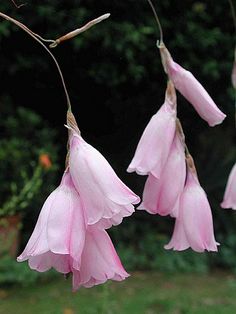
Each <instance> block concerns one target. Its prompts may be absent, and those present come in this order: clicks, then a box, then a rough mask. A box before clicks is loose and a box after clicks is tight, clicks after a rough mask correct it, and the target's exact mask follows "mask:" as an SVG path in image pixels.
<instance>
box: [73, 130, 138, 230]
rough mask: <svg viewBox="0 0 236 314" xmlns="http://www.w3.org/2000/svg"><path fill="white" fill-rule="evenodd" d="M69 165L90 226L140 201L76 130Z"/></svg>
mask: <svg viewBox="0 0 236 314" xmlns="http://www.w3.org/2000/svg"><path fill="white" fill-rule="evenodd" d="M69 165H70V173H71V177H72V180H73V183H74V185H75V187H76V189H77V191H78V192H79V194H80V196H81V201H82V204H83V208H84V210H85V211H86V215H87V218H88V224H89V225H92V224H95V223H97V222H99V220H101V219H104V218H107V219H111V218H112V217H113V216H115V215H117V214H118V213H121V212H122V210H123V208H124V209H125V207H126V206H127V205H129V204H137V203H139V201H140V200H139V197H138V196H137V195H135V194H134V193H133V192H132V191H131V190H130V189H129V188H128V187H127V186H126V185H125V184H124V183H123V182H122V181H121V180H120V179H119V178H118V177H117V175H116V173H115V172H114V170H113V169H112V167H111V166H110V165H109V163H108V162H107V160H106V159H105V158H104V157H103V156H102V155H101V154H100V153H99V152H98V151H97V150H96V149H95V148H93V147H92V146H91V145H89V144H87V143H86V142H85V141H84V140H83V139H82V138H81V137H80V136H79V135H77V134H75V133H72V134H71V138H70V159H69ZM130 214H131V212H130Z"/></svg>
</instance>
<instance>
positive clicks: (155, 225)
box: [0, 0, 236, 271]
mask: <svg viewBox="0 0 236 314" xmlns="http://www.w3.org/2000/svg"><path fill="white" fill-rule="evenodd" d="M153 2H154V4H155V6H156V8H157V11H158V14H159V16H160V19H161V23H162V26H163V30H164V41H165V44H166V46H167V47H168V49H169V50H170V52H171V53H172V55H173V58H174V59H175V60H176V61H177V62H178V63H180V64H181V65H183V66H184V67H186V68H187V69H189V70H190V71H192V73H193V74H194V75H195V76H196V78H197V79H199V80H200V82H202V84H203V85H204V86H205V87H206V89H207V90H208V91H209V93H210V95H212V97H213V99H214V100H215V102H216V103H217V104H218V106H219V107H220V108H221V109H222V110H223V111H224V112H225V113H226V114H227V119H226V120H225V121H224V123H223V124H222V125H220V126H217V127H215V128H209V127H208V125H207V124H206V123H205V122H204V121H202V120H201V118H200V117H199V116H198V115H197V114H196V112H195V111H194V110H193V108H192V107H191V105H190V104H188V103H187V102H186V101H185V100H184V99H183V97H182V96H181V95H179V94H178V105H179V106H178V115H179V118H180V119H181V121H182V124H183V127H184V131H185V135H186V141H187V144H188V146H189V148H190V151H191V153H192V155H193V157H194V159H195V162H196V166H197V169H198V173H199V179H200V182H201V184H202V186H203V188H204V189H205V191H206V192H207V194H208V196H209V200H210V203H211V205H212V210H213V216H214V222H215V231H216V232H215V233H216V238H217V240H218V241H219V242H221V247H220V253H219V254H217V255H212V254H202V255H199V254H195V253H194V254H193V253H192V252H185V253H175V252H166V251H164V249H163V243H164V242H165V243H166V242H168V240H167V238H168V239H169V237H170V233H171V231H170V230H172V228H173V221H172V220H171V219H168V218H161V217H157V216H152V215H147V214H145V213H137V214H135V215H133V217H132V218H131V219H130V220H129V219H127V220H125V221H124V223H123V224H122V225H121V226H119V227H117V228H113V229H112V230H110V233H111V235H112V237H113V239H114V241H115V243H116V246H118V248H119V251H120V254H121V255H122V256H123V260H124V262H126V263H125V265H130V268H133V267H135V268H140V269H144V268H152V269H154V268H156V269H162V270H171V271H172V270H181V271H183V270H184V269H185V270H192V269H196V270H198V271H205V270H206V269H208V268H209V267H211V266H219V267H226V268H230V269H236V258H235V254H236V253H235V252H236V246H235V245H236V240H235V239H236V237H235V230H236V215H235V213H233V212H231V211H230V210H227V211H226V210H222V209H220V206H219V204H220V202H221V201H222V198H223V193H224V188H225V184H226V181H227V177H228V174H229V172H230V169H231V167H232V166H233V164H234V162H235V159H236V148H235V143H236V142H235V141H236V137H235V136H236V134H235V128H234V92H233V88H232V87H231V69H232V63H233V56H234V46H235V36H234V35H233V32H234V27H233V22H232V17H231V12H230V7H229V5H228V3H227V1H218V2H214V1H210V0H208V1H188V0H184V1H170V0H160V1H155V0H153ZM0 10H1V11H3V12H5V13H8V14H10V15H11V16H13V17H16V18H17V19H19V20H20V21H22V22H23V23H25V24H26V25H27V26H29V27H30V28H31V29H32V30H33V31H35V32H37V33H39V34H40V35H42V36H43V37H46V38H57V37H58V36H60V35H62V34H65V33H66V32H68V31H71V30H73V29H75V28H77V27H80V26H81V25H83V24H84V23H86V22H87V21H88V20H90V19H92V18H95V17H97V16H99V15H101V14H104V13H106V12H110V13H111V17H110V18H109V19H108V20H106V21H104V22H102V23H101V24H99V25H97V26H96V27H94V28H92V29H91V30H89V31H88V32H86V33H84V34H81V35H79V36H78V37H76V38H75V39H74V40H71V41H69V42H66V43H64V44H62V45H60V46H59V47H58V48H57V49H55V50H54V51H53V52H54V53H55V55H56V57H57V58H58V60H59V61H60V64H61V66H62V70H63V72H64V75H65V78H66V81H67V82H68V86H69V92H70V95H71V99H72V105H73V108H74V109H73V110H74V113H75V115H76V116H78V123H79V126H80V129H81V130H82V133H83V136H84V137H85V139H86V140H88V141H89V142H90V143H91V144H92V145H94V146H95V147H96V148H98V149H99V150H100V151H101V152H102V153H103V154H104V155H105V156H106V158H107V159H108V160H109V162H110V163H111V164H112V165H113V166H114V168H115V170H116V171H117V172H118V173H119V176H120V177H121V179H123V180H124V181H125V182H126V183H127V184H128V185H129V186H130V187H131V188H132V189H133V190H134V191H135V192H136V193H138V194H139V195H141V194H142V189H143V184H144V180H145V178H144V177H140V176H137V175H136V174H127V173H126V172H125V169H126V168H127V166H128V164H129V162H130V160H131V158H132V156H133V153H134V150H135V147H136V145H137V142H138V140H139V138H140V135H141V134H142V132H143V129H144V127H145V126H146V124H147V123H148V121H149V119H150V117H151V116H152V115H153V114H154V113H155V112H156V111H157V110H158V108H159V107H160V105H161V104H162V102H163V97H164V91H165V86H166V76H165V74H164V72H163V69H162V66H161V62H160V57H159V51H158V49H157V48H156V40H157V39H158V36H159V34H158V30H157V27H156V24H155V20H154V18H153V15H152V12H151V10H150V7H149V6H148V3H147V1H145V0H144V1H138V3H137V1H135V0H127V1H110V0H101V1H99V2H98V1H95V0H87V1H82V0H67V1H56V0H35V1H27V5H26V6H24V7H22V8H21V9H19V10H17V9H16V8H15V7H14V5H13V4H12V2H11V1H4V2H3V1H2V2H1V4H0ZM222 17H223V18H222ZM0 58H1V63H0V75H1V89H0V97H1V95H4V94H5V95H8V96H9V97H10V99H11V102H12V103H14V104H16V105H17V106H22V105H24V106H26V107H30V108H33V109H34V110H37V112H38V113H40V114H42V115H43V116H44V117H46V118H47V119H48V120H50V122H51V123H52V125H54V126H55V127H57V128H58V130H61V131H60V134H61V135H62V136H61V138H62V140H61V141H60V143H59V144H60V145H61V146H60V147H59V149H60V151H61V152H63V153H62V154H60V156H62V157H61V160H60V164H61V165H63V163H64V160H63V158H64V153H65V144H66V136H65V134H66V133H65V130H64V128H63V123H64V120H65V109H66V108H65V99H64V95H63V90H62V88H61V85H60V84H61V83H60V81H59V78H58V76H57V74H56V70H55V68H54V65H53V64H52V62H51V60H50V59H49V58H48V57H47V56H46V53H44V52H43V51H41V47H39V46H38V44H37V43H34V42H33V41H32V40H31V39H30V38H28V37H27V35H25V34H24V33H23V32H22V31H20V30H18V29H17V28H16V27H15V26H14V25H10V24H9V22H7V21H1V23H0ZM49 106H50V107H52V108H53V110H48V107H49ZM3 108H5V105H4V104H1V103H0V111H1V112H2V110H3ZM55 112H56V114H55ZM8 117H10V116H9V115H8ZM13 118H14V115H13V117H11V119H13ZM91 120H92V121H91ZM3 122H4V121H3ZM1 123H2V122H1ZM24 125H25V126H26V125H27V128H25V127H24V128H22V130H28V128H30V125H31V122H30V123H28V124H26V123H25V124H24ZM59 126H60V128H59ZM30 130H31V131H30V132H29V131H27V132H29V133H27V138H28V140H27V141H23V142H22V144H21V145H20V144H18V142H17V143H14V145H13V147H14V146H15V147H16V149H15V150H14V151H15V152H21V153H23V154H25V153H28V152H30V151H31V149H32V147H36V146H35V145H34V144H33V143H34V140H36V139H39V137H41V135H40V136H38V134H40V133H38V132H39V130H41V128H40V127H39V126H34V127H32V128H30ZM36 130H37V131H36ZM41 131H42V130H41ZM47 132H48V131H46V134H47ZM50 132H51V130H50ZM29 134H30V135H29ZM42 142H44V141H42ZM17 145H18V146H17ZM25 145H32V146H31V147H29V146H27V147H25ZM43 147H44V146H43ZM22 148H23V149H22ZM47 151H48V150H47ZM38 153H39V151H37V154H38ZM48 153H49V154H50V156H52V159H53V155H51V153H52V152H51V151H50V150H49V151H48ZM15 154H16V153H15ZM17 158H18V157H17ZM27 160H29V159H27ZM35 160H36V163H37V158H36V159H34V161H35ZM21 161H22V162H21V163H19V161H17V162H16V165H18V166H17V171H18V174H17V176H15V178H16V177H17V178H18V179H19V180H21V179H20V178H21V174H20V171H21V167H19V164H20V165H23V164H24V162H23V161H24V158H23V159H21ZM53 164H54V161H53ZM5 166H6V165H5V164H4V166H2V167H4V168H5ZM25 166H26V165H25ZM31 166H32V164H30V162H27V167H31ZM0 167H1V166H0ZM62 167H63V166H62ZM1 173H2V170H1V169H0V175H1ZM8 175H9V176H10V178H11V174H10V173H9V174H8ZM1 182H2V178H1ZM47 184H48V183H46V182H45V184H44V186H45V187H46V188H47V189H48V190H50V188H48V186H47ZM40 196H41V195H40ZM23 242H24V241H23Z"/></svg>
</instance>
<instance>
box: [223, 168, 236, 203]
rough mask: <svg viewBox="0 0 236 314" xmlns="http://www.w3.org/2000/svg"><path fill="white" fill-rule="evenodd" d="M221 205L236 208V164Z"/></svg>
mask: <svg viewBox="0 0 236 314" xmlns="http://www.w3.org/2000/svg"><path fill="white" fill-rule="evenodd" d="M221 207H222V208H232V209H236V164H235V165H234V166H233V169H232V170H231V172H230V175H229V179H228V182H227V185H226V190H225V195H224V200H223V202H222V203H221Z"/></svg>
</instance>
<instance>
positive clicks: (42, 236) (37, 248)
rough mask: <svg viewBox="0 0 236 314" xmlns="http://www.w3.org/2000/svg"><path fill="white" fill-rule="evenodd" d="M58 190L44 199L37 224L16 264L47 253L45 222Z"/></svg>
mask: <svg viewBox="0 0 236 314" xmlns="http://www.w3.org/2000/svg"><path fill="white" fill-rule="evenodd" d="M58 193H59V188H57V189H56V190H55V191H53V192H52V193H51V194H50V195H49V197H48V198H47V199H46V201H45V203H44V205H43V207H42V210H41V212H40V214H39V218H38V221H37V224H36V226H35V228H34V231H33V233H32V235H31V237H30V239H29V241H28V243H27V245H26V247H25V249H24V251H23V252H22V254H21V255H20V256H19V257H18V258H17V261H18V262H22V261H25V260H27V259H28V257H29V256H35V255H39V254H43V253H45V252H47V251H49V245H48V238H47V231H46V229H47V221H48V217H49V214H50V210H51V206H52V203H53V201H54V200H55V198H56V197H57V196H58Z"/></svg>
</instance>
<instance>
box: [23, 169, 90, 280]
mask: <svg viewBox="0 0 236 314" xmlns="http://www.w3.org/2000/svg"><path fill="white" fill-rule="evenodd" d="M85 232H86V222H85V217H84V213H83V208H82V204H81V201H80V198H79V195H78V193H77V191H76V190H75V188H74V184H73V182H72V180H71V176H70V173H69V172H68V171H66V172H65V173H64V175H63V177H62V181H61V184H60V186H59V187H58V188H57V189H56V190H55V191H53V192H52V193H51V194H50V195H49V197H48V198H47V200H46V201H45V203H44V205H43V208H42V210H41V212H40V215H39V218H38V221H37V224H36V226H35V228H34V231H33V233H32V235H31V237H30V239H29V241H28V243H27V245H26V248H25V249H24V251H23V253H22V254H21V255H20V256H19V257H18V258H17V260H18V262H22V261H25V260H28V261H29V266H30V268H32V269H35V270H37V271H39V272H43V271H46V270H48V269H50V268H52V267H53V268H55V269H56V270H57V271H58V272H61V273H64V274H66V273H69V272H70V271H71V267H73V268H74V269H80V262H81V254H82V251H83V248H84V241H85Z"/></svg>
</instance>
